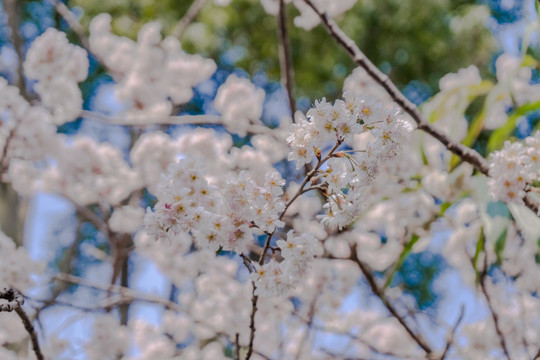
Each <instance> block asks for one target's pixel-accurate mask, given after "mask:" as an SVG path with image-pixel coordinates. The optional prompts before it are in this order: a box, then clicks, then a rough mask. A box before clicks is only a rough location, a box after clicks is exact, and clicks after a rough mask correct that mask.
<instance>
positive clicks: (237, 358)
mask: <svg viewBox="0 0 540 360" xmlns="http://www.w3.org/2000/svg"><path fill="white" fill-rule="evenodd" d="M234 344H235V347H236V351H235V354H234V355H235V358H234V359H235V360H240V334H239V333H236V334H235V335H234Z"/></svg>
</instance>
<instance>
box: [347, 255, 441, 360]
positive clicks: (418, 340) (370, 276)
mask: <svg viewBox="0 0 540 360" xmlns="http://www.w3.org/2000/svg"><path fill="white" fill-rule="evenodd" d="M350 259H351V260H352V261H353V262H354V263H355V264H356V265H358V267H359V268H360V271H362V273H363V274H364V276H365V278H366V280H367V282H368V285H369V287H370V289H371V291H372V292H373V294H375V295H376V296H377V297H378V298H379V299H381V301H382V303H383V304H384V306H385V307H386V309H387V310H388V311H389V312H390V314H392V316H393V317H394V318H395V319H396V320H397V321H398V322H399V323H400V324H401V326H402V327H403V328H404V329H405V331H406V332H407V333H408V334H409V335H410V336H411V337H412V338H413V339H414V341H415V342H416V343H417V344H418V346H420V347H421V348H422V349H423V350H424V351H425V352H426V354H427V355H431V354H432V353H433V350H431V347H430V346H429V345H428V344H427V343H426V341H425V340H424V338H423V337H422V336H421V335H419V334H416V333H415V332H414V331H413V330H412V329H411V327H410V326H409V324H407V322H406V321H405V319H404V318H403V317H402V316H401V315H400V314H399V313H398V311H397V310H396V308H395V307H394V306H393V305H392V304H391V303H390V302H389V301H388V299H386V298H385V296H384V294H383V292H382V291H381V290H380V289H379V287H378V286H377V282H376V281H375V278H374V277H373V274H372V273H371V270H370V269H369V268H368V266H367V265H366V264H364V263H363V262H362V261H361V260H360V259H359V258H358V255H357V253H356V245H354V246H352V248H351V257H350Z"/></svg>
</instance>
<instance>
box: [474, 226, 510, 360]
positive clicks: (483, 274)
mask: <svg viewBox="0 0 540 360" xmlns="http://www.w3.org/2000/svg"><path fill="white" fill-rule="evenodd" d="M482 241H483V243H484V244H483V248H484V249H485V248H486V238H485V236H482ZM487 255H488V253H487V251H484V268H483V269H482V272H481V274H480V289H481V290H482V293H483V294H484V297H485V298H486V302H487V305H488V308H489V312H490V313H491V318H492V319H493V323H494V324H495V332H496V333H497V336H498V338H499V343H500V345H501V348H502V349H503V352H504V355H505V356H506V358H507V359H508V360H511V357H510V353H509V352H508V346H507V345H506V339H505V337H504V334H503V332H502V330H501V325H500V324H499V316H498V315H497V313H496V312H495V309H494V308H493V302H492V301H491V296H490V295H489V292H488V290H487V287H486V280H487V270H488V256H487Z"/></svg>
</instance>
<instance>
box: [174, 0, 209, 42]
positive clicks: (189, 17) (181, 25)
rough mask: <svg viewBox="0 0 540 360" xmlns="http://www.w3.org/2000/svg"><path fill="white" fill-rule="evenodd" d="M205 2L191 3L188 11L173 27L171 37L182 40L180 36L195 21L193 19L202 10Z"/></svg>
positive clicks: (197, 0)
mask: <svg viewBox="0 0 540 360" xmlns="http://www.w3.org/2000/svg"><path fill="white" fill-rule="evenodd" d="M206 1H208V0H195V1H193V3H192V4H191V6H190V7H189V9H188V10H187V11H186V14H185V15H184V17H182V19H180V21H179V22H178V24H176V26H175V27H174V29H173V31H172V32H171V35H172V36H174V37H176V38H178V39H180V38H182V35H183V34H184V32H185V31H186V29H187V27H188V26H189V24H191V23H192V22H193V20H195V17H197V15H198V14H199V12H200V11H201V10H202V8H203V7H204V5H205V4H206Z"/></svg>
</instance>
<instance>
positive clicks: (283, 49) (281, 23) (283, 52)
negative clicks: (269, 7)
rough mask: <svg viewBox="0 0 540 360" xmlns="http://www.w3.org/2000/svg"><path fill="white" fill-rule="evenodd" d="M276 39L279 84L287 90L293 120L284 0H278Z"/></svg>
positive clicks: (288, 42)
mask: <svg viewBox="0 0 540 360" xmlns="http://www.w3.org/2000/svg"><path fill="white" fill-rule="evenodd" d="M276 18H277V23H278V39H279V46H278V50H279V67H280V70H281V85H283V87H284V88H285V91H287V97H288V98H289V107H290V109H291V117H292V121H293V122H294V113H295V112H296V100H295V97H294V70H293V67H292V62H291V43H290V41H289V34H288V30H287V12H286V8H285V3H284V0H279V12H278V14H277V17H276Z"/></svg>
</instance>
